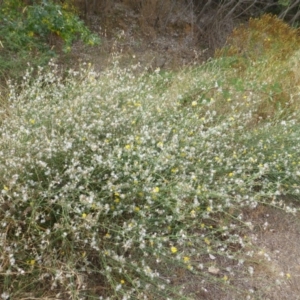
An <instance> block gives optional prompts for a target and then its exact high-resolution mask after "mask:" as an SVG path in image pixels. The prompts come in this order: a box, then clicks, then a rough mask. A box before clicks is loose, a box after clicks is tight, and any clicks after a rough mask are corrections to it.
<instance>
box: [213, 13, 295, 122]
mask: <svg viewBox="0 0 300 300" xmlns="http://www.w3.org/2000/svg"><path fill="white" fill-rule="evenodd" d="M299 46H300V38H299V29H295V28H292V27H291V26H289V25H288V24H286V23H284V22H283V21H282V20H280V19H279V18H277V17H276V16H272V15H269V14H267V15H263V16H262V17H261V18H256V19H250V20H249V22H248V23H247V24H243V25H241V26H239V27H237V28H236V29H235V30H234V31H233V32H232V34H231V35H230V36H229V37H228V39H227V43H226V45H225V46H224V47H223V48H221V49H219V50H217V51H216V53H215V57H216V58H221V59H222V60H223V61H224V62H225V63H226V66H227V67H230V68H232V70H233V71H234V72H236V76H237V78H236V79H235V82H239V84H240V85H243V88H244V89H248V90H250V91H254V89H258V91H259V92H260V93H261V98H262V99H263V100H264V101H262V102H261V104H260V106H259V107H258V108H257V113H256V114H257V115H258V116H259V117H260V118H263V119H266V118H268V117H273V116H274V114H276V112H278V111H280V110H281V108H283V107H284V108H285V109H287V110H289V112H290V113H293V112H294V111H296V110H297V109H298V107H299V106H298V104H297V103H298V98H299V95H298V91H297V89H298V87H297V80H298V79H297V78H298V71H297V68H295V60H296V57H295V56H297V55H296V53H297V50H298V49H299ZM293 65H294V66H293ZM238 77H239V78H241V77H242V78H244V82H243V83H242V84H241V79H238ZM250 82H251V83H254V85H252V86H251V85H249V84H248V83H250ZM256 92H257V91H256Z"/></svg>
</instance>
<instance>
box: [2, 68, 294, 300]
mask: <svg viewBox="0 0 300 300" xmlns="http://www.w3.org/2000/svg"><path fill="white" fill-rule="evenodd" d="M133 68H134V66H133ZM221 71H222V69H221V68H220V67H219V66H218V65H217V64H215V63H214V62H213V63H209V64H207V65H205V66H203V67H201V68H198V69H195V70H186V71H184V72H181V73H178V74H176V76H175V75H174V74H173V75H171V74H168V73H167V74H159V73H158V72H156V73H154V74H149V73H145V74H140V75H139V76H138V77H136V76H135V75H134V72H133V71H132V70H129V69H120V68H119V67H117V66H115V67H114V68H112V69H110V70H107V71H105V72H103V73H101V74H97V73H95V72H93V71H92V70H84V69H82V70H80V72H73V71H70V73H69V75H68V76H67V77H66V78H64V80H63V79H62V78H61V77H60V76H59V74H58V73H57V69H56V67H55V66H52V70H51V69H50V71H49V70H42V69H40V70H39V74H38V76H37V78H36V80H32V78H31V73H30V72H27V74H26V76H25V77H24V82H23V84H22V87H21V90H20V88H19V87H16V86H14V85H11V86H10V96H9V97H10V98H9V104H10V107H9V108H7V110H8V111H9V112H13V113H11V115H10V116H9V117H7V118H6V119H5V122H3V123H2V126H1V127H0V137H1V139H0V164H1V166H2V167H1V169H0V186H1V194H0V199H1V209H0V220H1V221H0V225H1V226H0V230H1V240H0V241H1V242H0V253H1V261H2V262H3V263H2V266H1V268H2V270H1V274H0V283H1V285H0V286H1V288H2V291H3V292H5V293H7V294H10V295H11V297H14V298H18V297H20V296H21V295H22V296H23V297H24V295H27V293H28V295H30V297H33V295H34V297H40V298H43V297H44V298H45V297H46V296H47V295H50V294H51V293H53V294H54V295H56V294H58V295H59V296H58V297H61V298H72V299H82V298H84V297H100V296H102V297H109V296H110V297H111V298H110V299H141V298H144V299H151V298H155V299H167V298H168V297H169V298H172V299H188V298H189V297H191V298H192V299H195V297H196V296H195V295H193V294H188V291H186V290H185V289H184V287H183V286H180V285H174V284H173V283H172V282H174V280H177V279H178V278H180V273H184V274H187V273H188V274H192V275H193V276H197V282H198V283H199V284H200V285H201V287H205V286H206V284H207V282H215V283H216V284H217V285H218V286H220V285H221V283H224V284H225V285H224V287H225V288H229V287H230V284H229V281H228V280H227V279H228V278H230V277H231V276H234V272H233V271H232V269H230V268H229V269H226V268H225V266H224V264H223V263H222V262H224V261H226V262H227V266H228V264H229V263H228V261H231V262H230V264H234V265H238V266H241V265H242V264H243V261H244V259H246V260H247V257H246V258H245V257H243V260H241V261H239V259H240V255H241V252H242V251H243V249H246V248H248V247H250V244H249V242H250V241H249V240H248V239H247V237H245V234H244V230H243V229H242V228H241V227H247V226H248V227H249V228H251V226H252V225H251V223H249V222H248V221H247V219H246V218H245V216H244V214H243V210H245V209H251V208H254V207H256V206H257V205H258V203H260V202H263V203H265V202H268V201H269V202H270V203H272V205H279V206H280V205H281V206H282V207H285V209H286V210H287V211H293V209H292V208H291V207H289V205H288V204H286V203H282V201H281V196H282V195H294V196H295V197H299V189H298V184H297V183H298V179H299V178H298V176H299V174H298V173H297V168H298V166H299V162H298V157H299V154H300V153H299V151H300V150H299V147H297V145H298V143H299V126H298V124H297V118H296V117H295V116H294V117H291V118H289V119H285V120H283V121H282V122H278V121H277V120H276V119H274V120H269V122H268V123H266V124H263V125H261V126H260V127H259V128H255V130H249V129H247V123H249V122H250V121H251V119H252V118H253V115H252V105H253V106H254V107H255V105H256V102H259V101H260V99H259V97H256V96H257V95H251V94H248V95H247V94H244V93H243V92H241V93H240V94H239V93H236V94H235V93H233V94H232V95H231V99H230V100H231V101H229V100H228V97H229V96H228V95H227V97H226V98H225V99H223V98H224V95H225V94H223V87H226V81H225V79H226V78H227V77H226V76H225V77H223V75H222V73H221ZM214 77H215V78H214ZM45 82H47V85H45ZM200 87H201V88H200ZM197 89H198V90H197ZM200 91H202V94H204V93H206V95H207V96H204V97H201V95H200ZM188 93H190V94H191V98H189V97H187V96H185V95H188ZM197 93H198V95H197ZM183 98H185V101H184V103H182V99H183ZM213 98H215V99H213ZM241 99H242V101H241ZM188 101H190V102H188ZM243 101H245V102H246V104H247V107H246V109H245V106H246V105H245V103H244V102H243ZM225 104H226V105H227V107H226V105H225ZM222 107H223V110H222ZM280 201H281V202H280ZM250 252H251V251H250ZM249 255H251V254H249ZM249 263H250V262H249ZM246 267H247V268H248V265H247V266H246ZM192 275H191V276H192ZM29 293H30V294H29ZM107 299H109V298H107Z"/></svg>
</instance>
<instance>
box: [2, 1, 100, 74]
mask: <svg viewBox="0 0 300 300" xmlns="http://www.w3.org/2000/svg"><path fill="white" fill-rule="evenodd" d="M0 19H1V27H0V35H1V37H2V39H1V45H0V46H1V47H0V59H1V68H0V75H1V76H2V77H3V76H5V77H9V76H10V75H14V76H18V75H20V72H21V71H22V70H24V68H25V69H26V67H25V66H26V65H27V63H30V64H32V65H43V64H44V63H45V62H47V61H48V60H49V58H50V57H53V56H54V55H55V49H54V48H53V42H54V40H61V42H62V43H63V50H64V51H65V52H68V51H70V47H71V45H72V42H73V41H74V40H75V39H77V38H80V39H81V40H82V41H84V42H85V43H87V44H89V45H94V44H96V43H99V38H98V37H97V36H96V35H94V34H92V33H91V32H90V31H89V30H88V29H87V27H85V25H84V23H83V22H82V21H81V20H79V18H78V17H77V16H76V15H75V14H74V13H73V11H71V10H70V9H69V6H67V5H64V6H61V5H59V4H54V3H53V2H51V1H42V2H41V3H40V4H38V3H35V4H33V5H28V6H25V5H24V4H23V3H22V2H21V1H19V0H13V1H10V0H4V1H3V3H2V5H1V9H0Z"/></svg>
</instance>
